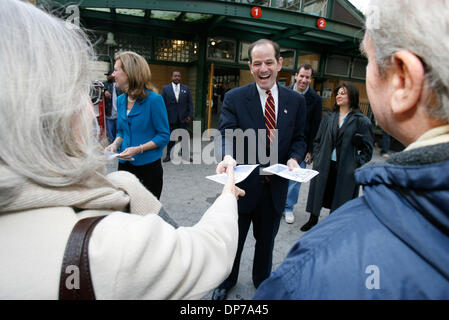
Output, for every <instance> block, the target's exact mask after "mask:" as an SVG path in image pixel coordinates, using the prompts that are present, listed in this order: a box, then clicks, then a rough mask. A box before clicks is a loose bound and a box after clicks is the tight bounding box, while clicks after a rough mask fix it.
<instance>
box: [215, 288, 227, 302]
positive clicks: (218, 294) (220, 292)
mask: <svg viewBox="0 0 449 320" xmlns="http://www.w3.org/2000/svg"><path fill="white" fill-rule="evenodd" d="M227 297H228V289H220V288H217V289H215V290H214V293H213V294H212V299H211V300H218V301H220V300H226V298H227Z"/></svg>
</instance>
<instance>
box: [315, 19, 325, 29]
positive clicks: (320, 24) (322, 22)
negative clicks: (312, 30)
mask: <svg viewBox="0 0 449 320" xmlns="http://www.w3.org/2000/svg"><path fill="white" fill-rule="evenodd" d="M316 26H317V27H318V28H319V29H324V28H326V19H324V18H319V19H318V20H317V21H316Z"/></svg>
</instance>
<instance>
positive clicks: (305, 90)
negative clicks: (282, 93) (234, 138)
mask: <svg viewBox="0 0 449 320" xmlns="http://www.w3.org/2000/svg"><path fill="white" fill-rule="evenodd" d="M312 74H313V69H312V66H311V65H310V64H302V65H300V66H299V68H298V72H297V73H296V74H295V80H296V82H295V83H294V84H293V86H292V89H293V90H296V91H298V92H299V93H300V94H302V95H303V96H304V98H306V106H307V120H306V130H305V134H306V141H307V153H306V157H305V158H304V160H303V161H301V164H300V167H301V168H305V167H306V166H307V164H311V163H312V149H313V139H314V138H315V136H316V133H317V132H318V128H319V126H320V122H321V107H322V105H323V102H322V99H321V97H320V96H319V95H318V94H317V93H316V92H315V90H313V88H312V87H311V86H310V83H311V82H312ZM300 188H301V183H300V182H296V181H293V180H290V181H289V183H288V192H287V200H286V202H285V209H284V216H285V221H286V222H287V223H293V222H294V221H295V216H294V215H293V208H294V206H295V204H296V202H298V195H299V189H300Z"/></svg>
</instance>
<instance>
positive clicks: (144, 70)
mask: <svg viewBox="0 0 449 320" xmlns="http://www.w3.org/2000/svg"><path fill="white" fill-rule="evenodd" d="M115 60H116V61H117V60H120V62H121V63H122V69H123V71H124V72H125V73H126V75H127V77H128V87H127V88H125V89H124V91H125V93H127V94H128V95H129V96H130V97H132V98H133V99H143V98H145V97H146V96H147V92H146V91H145V89H148V90H151V91H155V89H154V87H153V85H152V83H151V70H150V66H149V65H148V63H147V61H146V60H145V58H144V57H142V56H141V55H139V54H137V53H135V52H133V51H124V52H119V53H117V54H116V56H115Z"/></svg>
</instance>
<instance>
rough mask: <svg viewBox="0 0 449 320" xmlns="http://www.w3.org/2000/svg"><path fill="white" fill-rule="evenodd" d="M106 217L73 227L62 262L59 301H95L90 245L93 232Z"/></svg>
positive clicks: (80, 222)
mask: <svg viewBox="0 0 449 320" xmlns="http://www.w3.org/2000/svg"><path fill="white" fill-rule="evenodd" d="M104 217H105V216H99V217H92V218H86V219H82V220H80V221H78V222H77V223H76V224H75V226H74V227H73V230H72V233H71V234H70V237H69V241H68V242H67V246H66V248H65V252H64V259H63V262H62V268H61V277H60V281H59V300H95V292H94V288H93V285H92V279H91V276H90V269H89V255H88V245H89V239H90V236H91V234H92V231H93V230H94V228H95V226H96V225H97V223H98V222H100V221H101V219H103V218H104Z"/></svg>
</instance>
